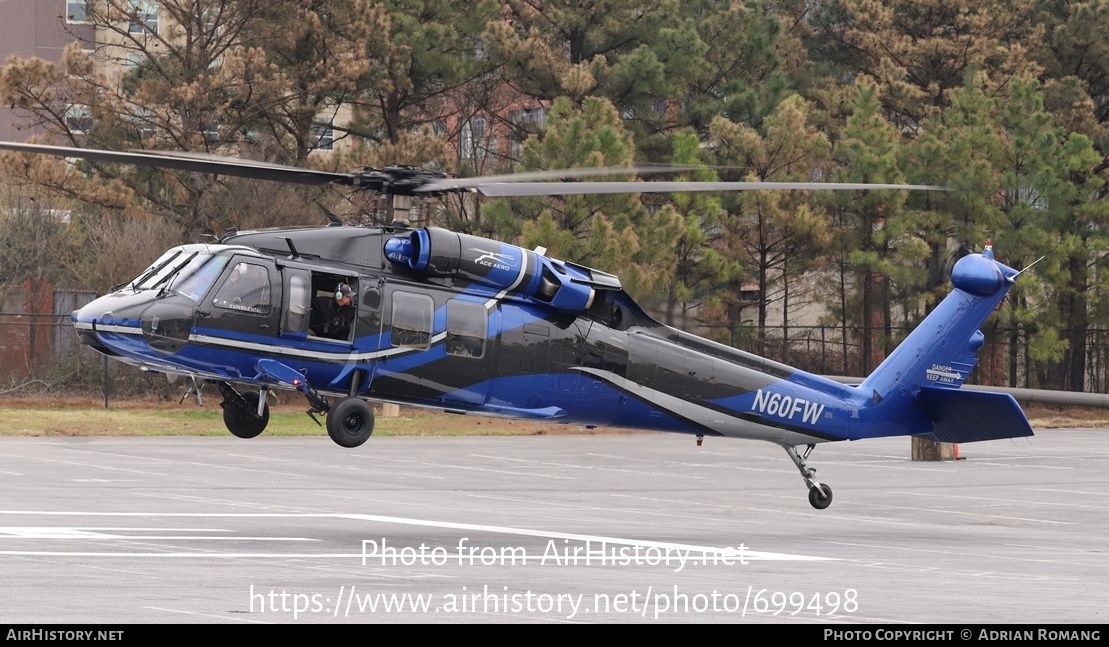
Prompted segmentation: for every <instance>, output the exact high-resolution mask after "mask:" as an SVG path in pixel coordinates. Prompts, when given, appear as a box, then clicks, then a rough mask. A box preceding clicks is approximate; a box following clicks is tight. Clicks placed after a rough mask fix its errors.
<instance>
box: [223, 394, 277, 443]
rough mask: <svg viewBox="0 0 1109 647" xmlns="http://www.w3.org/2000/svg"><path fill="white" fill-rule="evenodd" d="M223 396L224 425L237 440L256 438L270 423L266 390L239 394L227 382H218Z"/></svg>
mask: <svg viewBox="0 0 1109 647" xmlns="http://www.w3.org/2000/svg"><path fill="white" fill-rule="evenodd" d="M216 386H218V387H219V392H220V394H222V395H223V402H220V403H219V406H221V407H223V424H224V425H225V426H226V427H227V430H228V431H230V432H231V434H232V435H234V436H235V437H237V438H254V437H255V436H257V435H258V434H260V433H262V432H263V431H265V429H266V425H267V424H269V422H270V406H269V403H267V402H266V390H263V391H261V392H255V391H247V392H246V393H239V392H238V391H236V390H235V389H234V388H233V387H232V386H231V385H230V384H228V383H227V382H216Z"/></svg>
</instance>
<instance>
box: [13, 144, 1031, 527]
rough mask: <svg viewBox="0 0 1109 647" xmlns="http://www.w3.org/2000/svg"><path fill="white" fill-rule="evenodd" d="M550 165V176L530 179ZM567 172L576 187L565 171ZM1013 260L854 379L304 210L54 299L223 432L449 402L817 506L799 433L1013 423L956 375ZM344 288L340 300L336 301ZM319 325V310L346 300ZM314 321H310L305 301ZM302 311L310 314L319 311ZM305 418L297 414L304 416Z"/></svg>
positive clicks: (600, 281) (632, 185)
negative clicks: (797, 489) (193, 396)
mask: <svg viewBox="0 0 1109 647" xmlns="http://www.w3.org/2000/svg"><path fill="white" fill-rule="evenodd" d="M0 149H7V150H14V151H22V152H27V153H39V154H47V155H53V156H58V157H66V158H84V159H89V160H94V161H101V162H119V163H124V164H137V165H145V166H150V167H157V168H165V169H175V170H182V171H194V172H203V173H217V174H226V175H233V176H239V177H246V178H255V179H260V180H271V181H280V182H293V183H300V184H309V185H323V184H340V185H347V186H350V187H354V188H356V189H363V190H370V191H377V192H380V193H383V194H386V195H390V196H393V199H394V201H395V206H398V207H399V208H403V205H405V204H407V203H410V201H411V199H412V198H413V197H415V196H436V195H442V194H446V193H452V192H476V193H479V194H482V195H486V196H524V195H533V196H534V195H571V194H596V193H647V192H691V191H735V190H752V189H760V190H765V189H805V190H821V189H848V190H866V189H924V190H934V189H938V188H940V187H930V186H904V185H879V184H828V183H774V182H666V181H663V182H623V181H614V182H606V181H580V179H581V178H585V177H591V176H598V175H605V174H627V173H629V172H634V171H635V169H627V168H622V169H607V170H606V169H578V170H569V171H550V172H547V171H540V172H533V173H521V174H516V175H509V176H492V177H484V178H470V179H453V178H448V177H446V176H445V175H444V174H442V173H437V172H430V171H425V170H420V169H415V168H411V167H387V168H383V169H374V168H361V169H357V170H355V171H352V172H349V173H333V172H325V171H316V170H311V169H305V168H296V167H289V166H282V165H275V164H265V163H258V162H251V161H246V160H238V159H232V158H223V157H213V156H207V155H198V154H191V153H167V152H164V151H159V152H157V153H153V152H150V153H137V152H116V151H103V150H93V149H84V148H70V147H56V146H42V145H35V144H20V143H7V142H0ZM552 179H559V180H563V181H560V182H551V181H549V180H552ZM567 180H576V181H567ZM1019 273H1020V272H1018V271H1016V270H1014V269H1012V268H1010V267H1007V266H1005V265H1003V264H1002V263H1000V262H998V261H997V260H996V259H995V258H994V255H993V252H992V251H991V250H990V248H989V246H987V248H986V249H985V251H983V253H981V254H971V255H969V256H966V257H964V258H962V259H960V260H959V261H958V262H957V263H956V264H955V266H954V268H953V271H952V276H951V280H952V283H953V284H954V289H953V290H952V291H951V293H950V294H948V296H947V297H946V298H945V299H944V300H943V301H942V302H941V303H939V304H938V305H937V306H936V308H935V309H934V310H933V311H932V312H931V313H930V314H929V315H928V317H927V318H926V319H925V320H924V321H923V322H922V323H921V324H920V325H919V327H917V328H916V329H915V330H914V331H913V332H912V333H911V334H910V335H909V336H908V338H906V339H905V340H904V341H903V342H902V343H901V344H900V345H899V346H898V347H897V348H896V350H894V352H892V353H891V354H890V355H889V356H888V357H887V358H886V359H885V361H884V362H882V364H881V365H880V366H879V367H878V368H877V369H876V370H875V371H874V372H873V373H872V374H871V375H870V376H869V377H867V378H865V379H864V380H862V382H861V383H859V384H857V385H846V384H842V383H839V382H836V381H833V380H831V379H828V378H825V377H821V376H818V375H814V374H810V373H806V372H804V371H800V370H797V369H794V368H791V367H789V366H786V365H784V364H779V363H777V362H773V361H770V360H768V359H765V358H763V357H759V356H757V355H753V354H751V353H747V352H744V351H741V350H737V349H735V348H731V347H728V346H725V345H722V344H718V343H715V342H712V341H709V340H707V339H703V338H701V337H698V336H696V335H693V334H690V333H687V332H684V331H681V330H677V329H675V328H672V327H670V326H666V325H663V324H661V323H659V322H658V321H655V320H654V319H653V318H651V317H650V316H649V315H648V314H647V313H646V312H644V310H643V309H642V308H641V307H640V306H639V305H637V304H636V302H635V301H634V300H633V299H632V298H631V297H630V296H629V295H628V293H627V292H625V291H624V290H623V289H622V287H621V283H620V279H619V278H617V277H616V276H614V275H612V274H608V273H605V272H601V271H598V270H596V269H592V268H588V267H584V266H582V265H578V264H576V263H573V262H569V261H564V260H558V259H554V258H551V257H549V256H547V255H546V253H545V250H544V249H542V248H538V249H535V250H528V249H524V248H521V247H518V246H516V245H511V244H508V243H504V242H500V241H496V240H490V239H486V238H480V237H476V236H471V235H467V234H463V233H457V232H453V231H449V230H446V229H441V228H437V227H422V228H416V229H413V228H410V227H408V226H407V225H406V224H405V223H403V222H400V223H394V224H393V225H392V226H384V227H379V226H374V227H370V226H323V227H306V228H292V229H280V230H259V231H250V232H232V233H227V234H225V235H224V236H223V237H222V238H220V239H219V240H218V242H215V243H210V244H189V245H182V246H180V247H175V248H173V249H171V250H169V251H167V252H166V253H165V254H163V255H162V256H161V257H160V258H159V259H158V260H156V261H155V262H154V263H153V264H152V265H150V267H149V268H148V269H146V270H145V271H143V272H142V273H141V274H140V275H139V276H137V277H135V278H134V279H133V280H131V281H129V282H128V283H126V284H124V285H123V286H122V287H120V288H118V289H117V290H116V291H115V292H113V293H111V294H108V295H106V296H103V297H100V298H98V299H96V300H95V301H93V302H92V303H90V304H88V305H87V306H85V307H83V308H81V309H80V310H78V311H76V312H74V313H73V324H74V326H75V328H76V330H77V333H78V335H79V336H80V339H81V341H82V342H83V343H84V344H87V345H88V346H90V347H92V348H94V349H96V350H97V351H99V352H101V353H103V354H105V355H107V356H109V357H111V358H113V359H116V360H119V361H122V362H125V363H128V364H132V365H135V366H138V367H140V368H143V369H146V370H152V371H158V372H164V373H167V374H171V375H172V374H177V375H186V376H191V377H192V378H194V379H203V380H207V381H208V382H210V383H213V384H215V385H216V386H217V387H218V388H219V391H220V393H221V394H222V396H223V401H222V403H221V406H222V407H223V411H224V422H225V424H226V426H227V428H228V430H229V431H230V432H231V433H232V434H234V435H235V436H238V437H240V438H252V437H255V436H257V435H258V434H260V433H262V431H263V430H265V428H266V424H267V422H268V419H269V405H268V403H267V398H266V394H267V392H268V390H270V389H295V390H299V391H301V392H302V393H303V394H304V395H305V396H306V398H307V399H308V402H309V403H310V406H311V408H310V409H309V412H308V413H309V415H312V416H313V418H315V415H323V416H325V417H326V426H327V431H328V434H329V435H330V436H331V438H332V439H333V440H334V441H335V442H336V443H338V444H339V445H341V446H343V447H357V446H359V445H361V444H362V443H364V442H365V441H366V440H367V439H368V438H369V437H370V434H371V433H372V432H373V427H374V415H373V410H372V409H371V407H370V405H369V404H368V403H367V400H372V401H382V402H393V403H400V404H406V405H415V406H423V407H433V408H437V409H441V410H446V411H450V412H455V413H468V414H482V415H490V416H500V417H512V418H520V419H532V420H554V421H560V422H565V423H571V424H578V425H585V426H590V427H594V426H595V427H622V428H632V429H643V430H655V431H669V432H677V433H684V434H690V435H693V436H696V437H697V440H698V443H699V442H700V441H701V439H702V438H703V437H704V436H725V437H730V438H746V439H753V440H762V441H767V442H771V443H775V444H777V445H780V446H781V447H783V448H784V449H785V451H786V453H787V454H788V455H789V457H790V459H791V460H792V461H793V463H794V464H795V465H796V466H797V469H798V470H799V471H800V473H801V476H802V478H803V479H804V481H805V485H806V486H807V487H808V489H809V502H810V503H811V504H812V506H813V507H815V508H817V509H824V508H826V507H828V505H829V504H831V501H832V490H831V488H830V487H829V486H828V485H827V484H825V483H821V482H819V481H818V480H817V479H816V470H815V469H813V468H812V467H809V466H808V464H807V462H806V461H807V459H808V457H809V455H810V454H811V452H812V450H813V448H814V447H815V446H816V445H817V444H819V443H825V442H831V441H841V440H860V439H864V438H878V437H887V436H919V437H923V438H927V439H931V440H935V441H945V442H959V443H964V442H972V441H984V440H995V439H1002V438H1014V437H1021V436H1031V435H1032V429H1031V427H1030V425H1029V423H1028V420H1027V418H1026V417H1025V415H1024V412H1023V411H1022V410H1021V408H1020V406H1019V405H1018V404H1017V402H1016V400H1015V399H1014V398H1013V397H1012V395H1009V394H1005V393H991V392H981V391H969V390H965V389H960V386H961V385H962V384H963V382H964V381H965V380H966V378H967V376H968V374H969V373H970V371H971V370H972V369H973V368H974V366H975V364H976V362H977V351H978V349H979V347H980V346H981V345H982V343H983V335H982V333H981V332H980V330H979V329H980V327H981V326H982V324H983V322H984V321H985V320H986V318H987V317H988V316H989V315H990V313H991V312H993V310H994V309H995V308H996V307H997V305H998V304H999V303H1000V302H1001V300H1002V299H1003V298H1004V296H1005V294H1006V292H1008V290H1009V288H1010V286H1011V285H1012V284H1013V283H1014V281H1015V280H1016V277H1017V276H1018V274H1019ZM348 295H349V297H348ZM348 298H349V299H350V305H345V307H346V308H348V310H346V312H347V313H349V316H348V317H347V318H346V319H345V320H342V321H339V322H338V324H337V325H334V326H332V325H328V324H329V323H334V322H335V321H334V317H332V313H333V312H334V311H335V310H336V304H340V303H343V304H345V302H346V300H347V299H348ZM325 311H326V312H327V313H328V317H331V318H328V317H323V318H321V317H320V313H321V312H325ZM321 319H326V321H323V320H321ZM314 414H315V415H314Z"/></svg>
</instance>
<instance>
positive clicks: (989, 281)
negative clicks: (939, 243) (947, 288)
mask: <svg viewBox="0 0 1109 647" xmlns="http://www.w3.org/2000/svg"><path fill="white" fill-rule="evenodd" d="M1016 275H1017V271H1016V270H1014V269H1013V268H1011V267H1008V266H1007V265H1003V264H1001V263H999V262H997V261H996V260H994V257H993V251H992V250H991V249H990V248H989V247H988V246H987V248H986V251H985V252H983V253H982V254H971V255H970V256H965V257H963V258H962V259H960V260H959V262H958V263H956V264H955V268H954V269H953V270H952V272H951V282H952V283H953V284H954V285H955V289H954V290H952V291H951V293H950V294H948V295H947V297H945V298H944V300H943V301H941V302H940V303H939V305H937V306H936V308H935V310H933V311H932V312H931V314H929V315H928V316H927V317H926V318H925V319H924V321H923V322H922V323H921V324H920V325H919V326H917V328H916V330H914V331H913V332H912V333H910V334H909V336H908V337H906V338H905V341H903V342H901V345H899V346H898V347H897V348H896V349H894V351H893V352H892V353H890V355H889V357H887V358H886V360H885V361H884V362H882V364H881V365H880V366H879V367H878V368H877V369H875V371H874V372H873V373H871V374H870V376H869V377H867V378H866V379H865V380H863V383H862V384H861V385H859V390H860V391H862V392H863V393H867V394H870V393H874V394H875V396H874V399H875V401H881V400H883V399H885V398H887V397H889V396H891V395H895V394H896V393H897V392H898V391H899V390H900V389H905V388H912V389H918V388H920V387H922V386H931V387H938V388H951V389H957V388H959V386H961V385H962V384H963V382H964V381H965V380H966V378H967V374H968V373H969V372H970V370H971V369H973V368H974V366H975V364H977V362H978V358H977V353H978V349H979V347H981V346H982V342H983V336H982V333H981V331H979V328H981V327H982V324H983V323H984V322H985V321H986V318H987V317H989V315H990V313H991V312H993V311H994V308H996V307H997V305H998V304H999V303H1001V300H1002V299H1003V298H1004V297H1005V294H1006V293H1007V292H1008V291H1009V288H1010V287H1012V285H1013V279H1014V277H1016Z"/></svg>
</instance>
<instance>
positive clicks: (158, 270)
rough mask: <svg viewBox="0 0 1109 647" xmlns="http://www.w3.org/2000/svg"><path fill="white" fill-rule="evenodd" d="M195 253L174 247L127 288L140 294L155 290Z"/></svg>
mask: <svg viewBox="0 0 1109 647" xmlns="http://www.w3.org/2000/svg"><path fill="white" fill-rule="evenodd" d="M193 256H195V252H187V251H185V249H184V248H183V247H174V248H173V249H171V250H169V251H168V252H166V253H165V254H162V256H161V257H160V258H159V259H158V260H156V261H154V262H153V263H151V264H150V267H148V268H146V269H145V270H143V272H142V274H139V275H138V276H136V277H135V280H133V281H131V282H130V283H128V284H127V287H129V288H131V289H132V290H134V291H136V292H138V291H141V290H153V289H154V288H157V287H159V286H160V285H161V284H162V283H164V282H165V281H166V279H168V278H169V277H170V276H171V275H172V274H173V273H174V272H175V271H176V270H177V269H178V268H180V267H181V266H182V265H184V264H185V263H186V262H188V260H189V259H190V258H192V257H193Z"/></svg>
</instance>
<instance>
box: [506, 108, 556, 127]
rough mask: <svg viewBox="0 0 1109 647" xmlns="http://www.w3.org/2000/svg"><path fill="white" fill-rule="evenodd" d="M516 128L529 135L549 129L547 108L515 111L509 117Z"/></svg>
mask: <svg viewBox="0 0 1109 647" xmlns="http://www.w3.org/2000/svg"><path fill="white" fill-rule="evenodd" d="M509 118H510V119H511V120H512V123H513V124H515V125H516V127H518V128H521V129H523V130H526V131H528V132H529V133H538V132H542V131H543V130H544V129H546V127H547V109H546V108H528V109H526V110H513V111H512V113H511V114H510V115H509Z"/></svg>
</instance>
